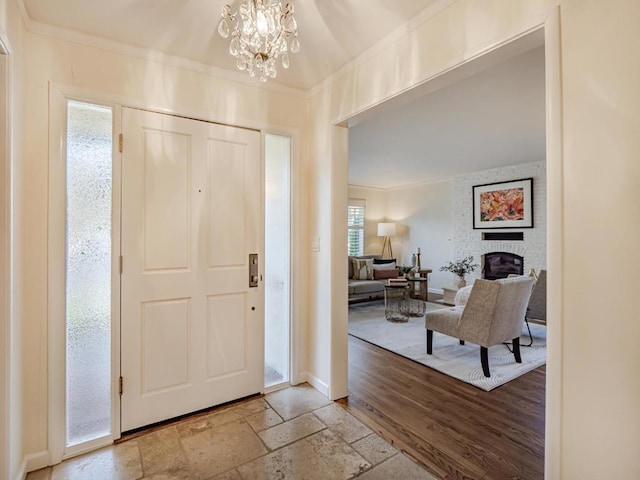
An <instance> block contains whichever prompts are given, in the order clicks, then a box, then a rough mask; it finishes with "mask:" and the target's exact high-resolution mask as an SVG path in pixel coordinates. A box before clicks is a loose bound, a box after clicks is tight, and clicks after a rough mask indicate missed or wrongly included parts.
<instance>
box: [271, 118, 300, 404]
mask: <svg viewBox="0 0 640 480" xmlns="http://www.w3.org/2000/svg"><path fill="white" fill-rule="evenodd" d="M267 135H277V136H280V137H287V138H288V139H289V225H290V226H289V381H288V382H285V383H283V384H281V385H275V386H273V387H270V388H268V389H265V393H268V392H272V391H276V390H280V389H282V388H286V386H287V384H289V385H298V384H300V383H302V382H304V381H306V379H304V378H303V375H302V374H301V372H302V370H301V365H300V360H299V356H298V352H301V351H302V345H303V343H302V342H303V340H304V337H303V335H304V334H305V332H304V331H303V330H302V325H301V324H300V323H299V322H296V321H295V319H297V318H303V314H302V302H299V301H296V298H301V295H302V292H303V291H306V286H305V284H304V278H305V277H304V276H303V275H302V274H301V273H300V271H301V269H295V268H293V265H294V264H296V265H300V264H301V263H300V262H302V253H303V251H302V248H301V247H300V245H302V242H301V239H302V234H303V232H302V228H301V224H302V222H300V221H299V219H300V218H302V217H301V216H302V208H301V205H302V189H301V188H300V187H299V185H300V184H301V182H300V175H301V169H300V162H299V161H297V160H298V159H299V154H300V152H299V145H298V141H297V135H298V131H297V130H295V129H288V128H273V127H271V128H267V129H263V130H262V131H261V135H260V143H261V145H260V150H261V154H262V185H263V188H264V185H265V181H266V179H265V171H266V146H265V142H266V136H267ZM262 198H263V207H262V208H263V219H264V217H265V216H264V209H265V208H266V194H264V193H263V196H262ZM263 223H264V222H263ZM265 231H266V228H265V226H264V225H263V242H264V241H266V238H265ZM265 255H266V253H265ZM265 260H266V259H265ZM263 264H264V262H263ZM263 269H264V266H263ZM265 298H266V291H265ZM265 336H266V334H265Z"/></svg>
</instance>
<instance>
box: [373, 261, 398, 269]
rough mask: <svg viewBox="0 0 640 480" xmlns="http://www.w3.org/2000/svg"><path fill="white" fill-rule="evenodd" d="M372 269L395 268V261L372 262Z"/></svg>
mask: <svg viewBox="0 0 640 480" xmlns="http://www.w3.org/2000/svg"><path fill="white" fill-rule="evenodd" d="M373 269H374V270H395V269H396V262H391V263H383V264H378V265H377V264H376V263H374V264H373Z"/></svg>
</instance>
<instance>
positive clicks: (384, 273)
mask: <svg viewBox="0 0 640 480" xmlns="http://www.w3.org/2000/svg"><path fill="white" fill-rule="evenodd" d="M398 275H400V270H398V269H397V268H394V269H393V270H379V269H374V270H373V279H374V280H386V279H388V278H398Z"/></svg>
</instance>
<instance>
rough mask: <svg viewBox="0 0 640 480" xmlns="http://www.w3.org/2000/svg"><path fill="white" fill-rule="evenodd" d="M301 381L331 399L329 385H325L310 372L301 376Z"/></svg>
mask: <svg viewBox="0 0 640 480" xmlns="http://www.w3.org/2000/svg"><path fill="white" fill-rule="evenodd" d="M299 380H300V381H301V382H307V383H308V384H309V385H311V386H312V387H313V388H315V389H316V390H318V391H319V392H320V393H321V394H323V395H324V396H325V397H327V398H329V385H327V384H326V383H324V382H323V381H322V380H320V379H319V378H318V377H316V376H315V375H314V374H312V373H309V372H303V373H301V374H300V377H299Z"/></svg>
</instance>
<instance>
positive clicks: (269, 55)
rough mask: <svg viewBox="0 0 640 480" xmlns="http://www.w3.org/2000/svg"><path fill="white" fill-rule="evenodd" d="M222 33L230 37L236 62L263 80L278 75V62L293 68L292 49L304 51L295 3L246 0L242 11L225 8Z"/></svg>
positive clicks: (221, 25)
mask: <svg viewBox="0 0 640 480" xmlns="http://www.w3.org/2000/svg"><path fill="white" fill-rule="evenodd" d="M218 33H219V34H220V36H221V37H222V38H229V35H231V41H230V42H229V53H230V54H231V55H233V56H234V57H236V66H237V67H238V69H239V70H242V71H246V72H248V73H249V76H250V77H255V76H256V75H257V76H258V77H259V78H260V81H261V82H266V81H267V79H268V78H276V76H277V75H278V72H277V71H276V62H277V60H278V59H279V60H280V63H281V64H282V67H283V68H289V53H288V52H291V53H298V52H299V51H300V42H299V41H298V24H297V23H296V19H295V18H294V17H293V5H292V4H291V3H287V4H286V6H284V7H283V6H282V3H281V2H276V1H273V0H246V2H245V3H242V4H241V5H240V8H238V11H237V12H235V13H231V6H229V5H225V6H224V7H223V8H222V19H221V20H220V23H219V24H218Z"/></svg>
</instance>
